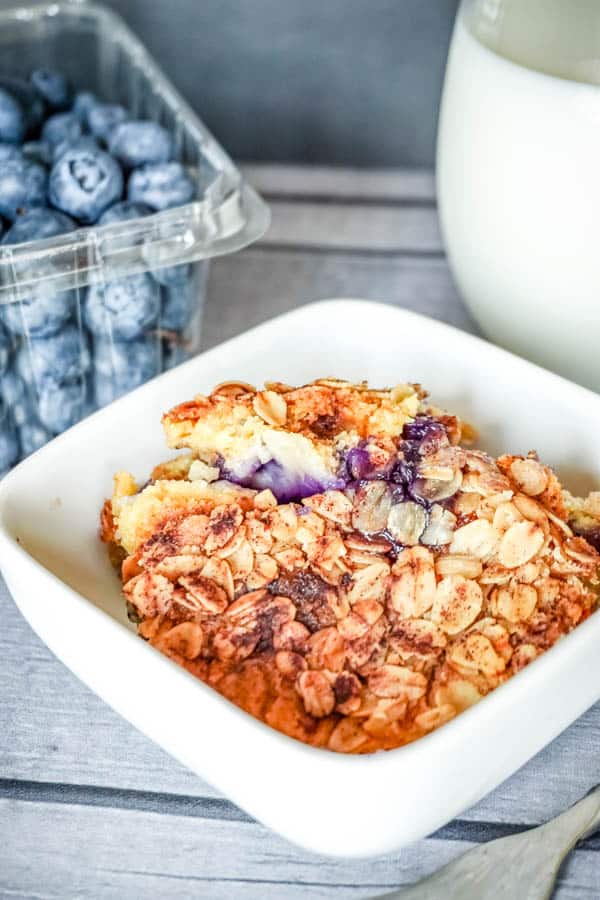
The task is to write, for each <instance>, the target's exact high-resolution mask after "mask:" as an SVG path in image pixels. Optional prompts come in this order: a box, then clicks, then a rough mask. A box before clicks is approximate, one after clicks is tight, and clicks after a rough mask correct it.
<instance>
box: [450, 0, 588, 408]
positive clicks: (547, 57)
mask: <svg viewBox="0 0 600 900" xmlns="http://www.w3.org/2000/svg"><path fill="white" fill-rule="evenodd" d="M437 179H438V197H439V207H440V217H441V223H442V230H443V235H444V240H445V244H446V249H447V252H448V257H449V262H450V266H451V268H452V271H453V274H454V277H455V279H456V282H457V285H458V288H459V291H460V293H461V294H462V296H463V298H464V300H465V302H466V303H467V305H468V307H469V309H470V310H471V312H472V314H473V316H474V318H475V319H476V321H477V322H478V324H479V325H480V327H481V329H482V331H483V332H484V334H485V335H486V336H488V337H489V338H490V339H491V340H493V341H495V342H497V343H498V344H501V345H502V346H504V347H507V348H508V349H510V350H513V351H514V352H515V353H518V354H520V355H522V356H525V357H527V358H529V359H531V360H533V361H534V362H537V363H539V364H540V365H543V366H545V367H546V368H549V369H553V370H554V371H556V372H559V373H560V374H562V375H565V376H566V377H568V378H571V379H573V380H575V381H577V382H579V383H581V384H584V385H587V386H588V387H591V388H593V389H594V390H596V391H600V2H598V0H463V2H462V3H461V6H460V9H459V12H458V15H457V19H456V24H455V28H454V34H453V38H452V44H451V48H450V55H449V59H448V67H447V71H446V80H445V85H444V93H443V99H442V108H441V114H440V123H439V131H438V147H437Z"/></svg>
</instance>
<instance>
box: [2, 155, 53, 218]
mask: <svg viewBox="0 0 600 900" xmlns="http://www.w3.org/2000/svg"><path fill="white" fill-rule="evenodd" d="M47 182H48V178H47V175H46V170H45V169H44V167H43V166H40V165H39V163H35V162H31V160H28V159H25V158H24V157H22V158H21V159H7V160H5V161H4V162H3V163H2V165H1V166H0V214H1V215H3V216H5V217H6V218H7V219H10V220H11V221H12V220H13V219H15V218H16V217H17V215H21V214H22V213H23V212H25V211H26V210H28V209H31V208H32V207H35V206H44V204H45V202H46V185H47Z"/></svg>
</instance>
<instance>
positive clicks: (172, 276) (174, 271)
mask: <svg viewBox="0 0 600 900" xmlns="http://www.w3.org/2000/svg"><path fill="white" fill-rule="evenodd" d="M152 274H153V276H154V277H155V278H156V280H157V281H158V283H159V284H162V285H164V286H165V287H173V288H174V287H181V286H182V285H185V284H186V283H187V282H189V281H190V279H191V275H192V267H191V265H190V264H189V263H182V264H181V265H180V266H163V267H162V268H161V269H153V270H152Z"/></svg>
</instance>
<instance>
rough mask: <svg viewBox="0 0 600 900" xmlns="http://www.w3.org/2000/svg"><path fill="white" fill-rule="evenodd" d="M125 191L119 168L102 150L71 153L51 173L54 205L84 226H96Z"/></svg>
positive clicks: (74, 151) (50, 188)
mask: <svg viewBox="0 0 600 900" xmlns="http://www.w3.org/2000/svg"><path fill="white" fill-rule="evenodd" d="M122 191H123V175H122V173H121V169H120V168H119V164H118V163H117V162H115V160H114V159H113V158H112V156H109V155H108V153H104V152H103V151H102V150H96V151H93V152H92V151H88V150H67V152H66V153H64V154H63V155H62V156H61V158H60V159H59V160H58V162H56V163H55V164H54V166H53V167H52V171H51V172H50V184H49V191H48V195H49V198H50V202H51V203H52V205H53V206H55V207H57V209H61V210H63V212H66V213H69V215H71V216H74V217H75V218H76V219H79V220H80V221H81V222H83V223H84V224H90V225H91V224H92V223H93V222H96V221H97V220H98V219H99V218H100V216H101V215H102V213H103V212H104V210H105V209H107V207H109V206H111V204H113V203H114V202H115V201H116V200H118V199H119V197H120V196H121V193H122Z"/></svg>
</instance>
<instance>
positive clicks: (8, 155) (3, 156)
mask: <svg viewBox="0 0 600 900" xmlns="http://www.w3.org/2000/svg"><path fill="white" fill-rule="evenodd" d="M26 146H27V144H25V147H26ZM7 159H23V150H22V149H21V148H20V147H17V145H16V144H6V143H3V142H0V162H5V161H6V160H7Z"/></svg>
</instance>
